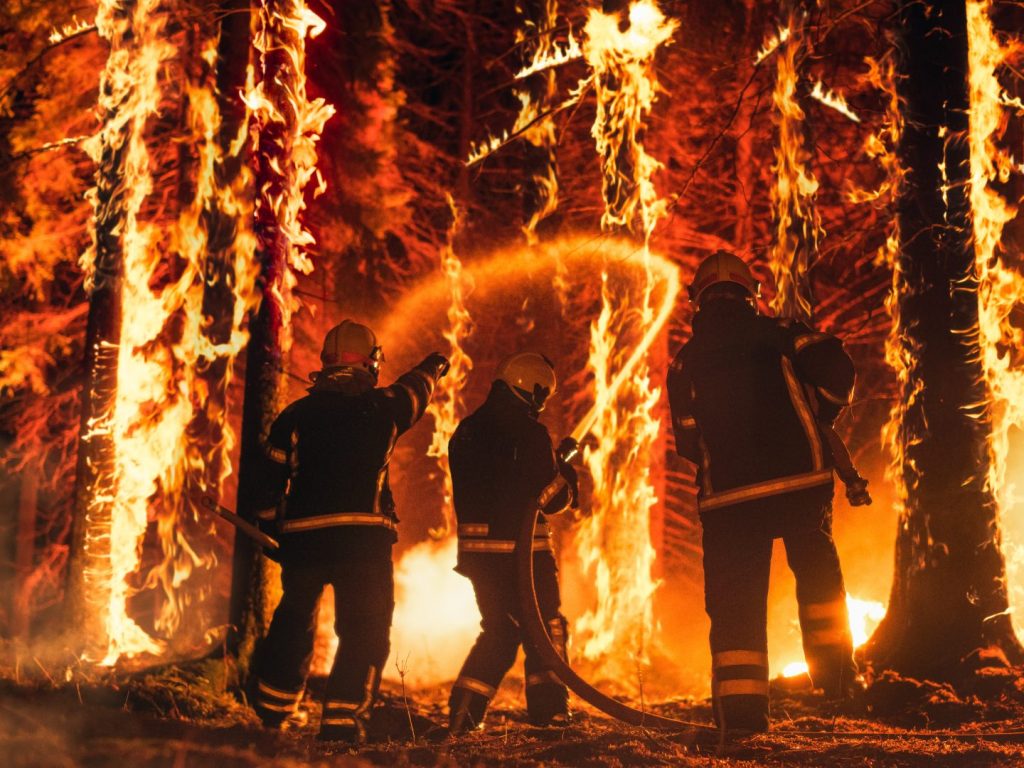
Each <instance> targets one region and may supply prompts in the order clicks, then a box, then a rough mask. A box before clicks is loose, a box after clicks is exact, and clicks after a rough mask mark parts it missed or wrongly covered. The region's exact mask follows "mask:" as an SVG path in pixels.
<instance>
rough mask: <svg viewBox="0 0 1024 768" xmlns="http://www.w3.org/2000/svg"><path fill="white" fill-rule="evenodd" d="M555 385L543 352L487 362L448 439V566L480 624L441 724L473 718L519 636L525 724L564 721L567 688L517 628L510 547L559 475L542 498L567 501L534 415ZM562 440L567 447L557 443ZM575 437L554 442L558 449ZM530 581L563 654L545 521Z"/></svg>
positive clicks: (463, 723) (571, 488)
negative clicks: (452, 556) (480, 394)
mask: <svg viewBox="0 0 1024 768" xmlns="http://www.w3.org/2000/svg"><path fill="white" fill-rule="evenodd" d="M554 390H555V371H554V368H553V367H552V365H551V362H550V361H549V360H548V359H547V358H545V357H544V356H543V355H539V354H535V353H532V352H522V353H519V354H515V355H512V356H511V357H509V358H506V359H505V360H504V361H503V362H502V363H501V364H500V365H499V366H498V370H497V378H496V380H495V381H494V383H493V384H492V385H491V391H490V394H489V395H488V396H487V400H486V401H485V402H484V404H483V405H481V406H480V408H478V409H477V410H476V411H475V412H474V413H472V414H471V415H469V416H467V417H466V418H465V419H463V421H462V422H461V423H460V424H459V426H458V428H457V429H456V430H455V434H454V435H453V436H452V439H451V442H450V443H449V462H450V466H451V473H452V483H453V486H454V489H453V490H454V502H455V514H456V517H457V518H458V524H459V529H458V533H459V557H458V564H457V566H456V571H458V572H459V573H461V574H462V575H463V576H465V577H466V578H468V579H469V580H470V581H471V582H472V583H473V590H474V592H475V593H476V602H477V606H478V607H479V609H480V616H481V622H480V627H481V632H480V635H479V636H478V637H477V640H476V644H475V645H474V646H473V648H472V650H470V652H469V656H468V657H467V658H466V661H465V663H464V664H463V665H462V670H461V671H460V672H459V677H458V679H457V680H456V681H455V685H454V686H453V688H452V692H451V697H450V698H449V701H448V705H449V731H450V732H451V733H461V732H464V731H468V730H472V729H475V728H480V727H482V726H483V720H484V714H485V712H486V711H487V706H488V704H489V703H490V701H491V699H492V697H493V696H494V694H495V692H496V691H497V689H498V685H499V684H500V683H501V680H502V678H503V677H504V676H505V673H506V672H508V670H509V669H510V668H511V667H512V665H513V663H514V662H515V659H516V653H517V651H518V649H519V645H520V643H523V645H524V651H525V654H526V706H527V714H528V716H529V720H530V722H531V723H533V724H534V725H540V726H544V725H552V724H558V723H566V722H568V719H569V709H568V691H567V690H566V688H565V686H564V685H563V684H562V683H561V681H559V680H558V678H557V677H555V675H554V674H553V673H552V672H551V671H550V670H549V669H547V668H546V667H545V665H544V664H543V663H542V662H541V661H540V660H539V658H538V657H537V655H536V652H535V651H534V650H533V648H532V647H531V645H530V644H529V643H526V642H524V639H523V637H522V635H521V633H520V627H519V624H520V608H519V600H518V596H517V590H516V575H515V562H514V556H513V550H514V549H515V539H516V536H517V534H518V532H519V529H520V526H521V524H522V521H523V518H524V516H526V515H527V514H531V513H532V510H534V509H535V508H536V507H535V505H536V504H537V498H538V496H540V494H541V492H542V491H543V490H544V489H545V487H546V486H547V485H548V484H549V483H551V481H553V480H555V479H556V478H557V477H558V476H559V474H561V475H562V476H563V477H564V478H565V479H566V481H567V482H566V484H565V486H563V488H562V490H561V491H560V492H559V493H557V494H555V496H553V497H552V499H551V500H550V501H549V502H548V503H547V504H546V505H545V507H544V512H545V513H546V514H556V513H558V512H561V511H564V510H565V509H567V508H569V507H570V506H573V505H575V504H576V497H577V494H578V491H577V479H576V472H575V470H574V469H573V467H572V466H571V465H569V464H568V463H567V462H565V461H561V460H560V459H559V458H558V457H557V456H556V453H555V451H554V450H553V449H552V445H551V437H550V435H549V434H548V430H547V428H546V427H545V426H544V425H543V424H541V423H540V422H539V421H538V415H539V414H540V411H541V410H542V409H543V408H544V403H545V402H546V401H547V399H548V398H549V397H550V396H551V393H552V392H554ZM569 442H571V443H572V446H569V445H567V444H566V443H569ZM574 446H575V442H574V441H572V440H571V438H567V439H566V441H563V445H561V446H559V453H558V456H567V455H569V453H571V450H570V449H571V448H572V447H574ZM533 552H534V555H533V557H534V570H535V574H534V584H535V589H536V594H537V602H538V605H539V606H540V611H541V616H542V617H543V619H544V622H545V624H546V626H547V630H548V636H549V637H550V638H551V641H552V645H553V646H554V647H555V648H556V650H558V651H559V652H560V653H561V654H562V656H563V657H564V656H565V643H566V628H567V625H566V621H565V617H564V616H562V614H561V612H560V610H559V609H560V607H561V596H560V594H559V590H558V577H557V568H556V566H555V558H554V554H553V552H552V549H551V532H550V530H549V528H548V524H547V522H546V521H545V520H543V518H542V520H541V522H540V523H539V524H538V525H537V531H536V534H535V538H534V541H533Z"/></svg>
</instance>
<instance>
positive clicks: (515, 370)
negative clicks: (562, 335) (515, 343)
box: [497, 352, 556, 411]
mask: <svg viewBox="0 0 1024 768" xmlns="http://www.w3.org/2000/svg"><path fill="white" fill-rule="evenodd" d="M497 378H498V380H499V381H503V382H505V383H506V384H507V385H508V388H509V389H511V390H512V394H514V395H515V396H516V397H518V398H519V399H520V400H522V401H523V402H524V403H526V404H527V405H529V406H530V407H531V408H533V409H534V410H536V411H540V410H543V408H544V403H545V401H547V399H548V397H550V396H551V393H552V392H554V391H555V385H556V381H555V366H554V365H553V364H552V363H551V361H550V360H548V359H547V358H546V357H545V356H544V355H541V354H538V353H537V352H517V353H516V354H514V355H509V356H508V357H506V358H505V359H504V360H502V361H501V362H500V363H499V364H498V372H497Z"/></svg>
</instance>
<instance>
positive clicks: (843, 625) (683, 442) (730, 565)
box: [668, 251, 870, 732]
mask: <svg viewBox="0 0 1024 768" xmlns="http://www.w3.org/2000/svg"><path fill="white" fill-rule="evenodd" d="M758 293H759V285H758V283H757V281H756V280H754V278H753V276H752V275H751V272H750V270H749V268H748V267H747V265H746V264H745V263H744V262H743V260H742V259H740V258H739V257H738V256H736V255H734V254H732V253H728V252H726V251H718V252H716V253H714V254H712V255H711V256H709V257H707V258H706V259H705V260H704V261H703V262H702V263H701V264H700V266H699V268H698V269H697V272H696V274H695V276H694V279H693V284H692V285H691V286H690V298H691V300H692V301H693V302H694V303H695V304H696V306H697V312H696V314H695V316H694V318H693V337H692V338H691V339H690V341H689V342H687V343H686V345H685V346H683V348H682V349H681V350H680V351H679V354H678V355H677V356H676V358H675V360H674V361H673V362H672V365H671V368H670V370H669V377H668V396H669V402H670V406H671V410H672V425H673V429H674V433H675V442H676V451H677V452H678V453H679V455H680V456H682V457H684V458H685V459H688V460H689V461H691V462H693V463H694V464H696V465H697V487H698V491H697V492H698V509H699V513H700V519H701V523H702V526H703V545H704V577H705V605H706V608H707V612H708V615H709V617H710V618H711V656H712V698H713V703H714V707H715V716H716V720H717V722H718V725H719V727H720V728H721V729H723V730H724V731H728V732H743V731H749V732H759V731H764V730H766V729H767V728H768V653H767V651H768V639H767V630H766V624H767V594H768V575H769V568H770V565H771V555H772V542H773V540H774V539H776V538H782V540H783V542H784V544H785V547H786V557H787V560H788V562H789V566H790V568H791V569H792V570H793V574H794V576H795V577H796V592H797V601H798V603H799V616H800V629H801V632H802V635H803V645H804V654H805V656H806V658H807V662H808V667H809V670H810V676H811V679H812V681H813V683H814V685H815V687H816V688H821V689H823V690H824V692H825V695H826V696H827V697H829V698H831V699H842V698H846V697H849V696H851V695H852V694H853V692H854V691H855V690H856V689H857V688H858V687H860V686H862V685H863V683H862V682H861V679H860V678H859V677H858V674H857V667H856V664H855V662H854V660H853V644H852V640H851V636H850V629H849V621H848V618H847V609H846V591H845V588H844V585H843V575H842V571H841V569H840V566H839V557H838V555H837V553H836V547H835V543H834V541H833V539H832V506H831V505H832V493H833V479H832V475H833V471H836V472H837V473H838V474H840V476H841V477H842V478H843V479H844V480H845V481H847V495H848V496H849V498H850V500H851V502H852V503H854V504H864V503H870V498H869V497H868V496H867V492H866V485H867V484H866V482H865V481H864V480H863V479H862V478H860V476H859V475H857V474H856V470H854V469H853V466H852V463H850V461H849V454H848V453H846V451H845V448H844V447H842V444H841V441H839V439H838V437H837V436H836V435H835V433H834V431H833V430H832V423H833V421H834V420H835V418H836V416H837V415H838V414H839V413H840V411H841V410H842V408H843V407H844V406H846V405H848V404H849V403H850V399H851V397H852V393H853V385H854V367H853V363H852V362H851V360H850V358H849V357H848V356H847V354H846V352H845V351H844V350H843V345H842V342H841V341H840V340H839V339H837V338H836V337H835V336H831V335H829V334H825V333H818V332H815V331H813V330H812V329H811V328H809V327H808V326H807V325H805V324H803V323H801V322H798V321H794V320H788V319H782V318H771V317H765V316H763V315H759V314H758V312H757V305H756V298H757V296H758Z"/></svg>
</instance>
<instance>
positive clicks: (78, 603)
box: [64, 0, 135, 658]
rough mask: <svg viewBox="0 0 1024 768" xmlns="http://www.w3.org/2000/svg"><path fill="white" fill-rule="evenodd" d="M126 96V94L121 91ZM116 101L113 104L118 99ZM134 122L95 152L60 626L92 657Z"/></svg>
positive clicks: (105, 560) (127, 18)
mask: <svg viewBox="0 0 1024 768" xmlns="http://www.w3.org/2000/svg"><path fill="white" fill-rule="evenodd" d="M134 6H135V3H134V2H131V1H130V0H128V1H126V2H125V3H123V5H122V6H121V8H120V10H119V12H117V13H116V20H115V24H114V25H113V26H114V27H115V30H114V32H113V36H112V39H111V40H110V58H109V61H113V60H114V58H115V57H117V56H119V55H122V54H123V53H124V51H125V49H126V48H129V47H130V46H131V39H132V28H131V18H132V14H133V13H134ZM121 87H122V88H123V86H121ZM117 88H118V85H117V84H116V82H112V81H111V80H108V79H107V76H106V73H105V75H104V77H103V79H102V80H101V83H100V89H101V92H100V100H101V103H105V104H106V110H105V113H104V120H105V122H106V124H107V125H115V124H117V123H116V121H117V120H118V116H119V115H118V113H119V109H120V108H121V106H122V104H123V101H127V100H130V97H129V95H128V94H126V93H117ZM118 96H119V97H120V98H121V101H118V100H117V98H116V97H118ZM131 131H132V124H131V122H126V121H122V122H121V124H120V129H119V130H118V132H117V137H116V140H115V137H108V138H107V140H106V141H104V143H103V145H102V148H101V150H100V152H101V154H100V158H99V162H98V168H97V171H96V187H95V189H94V194H95V197H94V199H93V207H94V246H93V247H94V255H93V265H92V286H91V291H90V295H89V320H88V324H87V327H86V336H85V356H86V360H85V367H86V382H85V386H84V387H83V390H82V419H81V428H80V439H79V445H78V464H77V470H76V477H75V507H74V520H73V522H72V529H71V539H70V552H69V559H68V585H67V589H66V592H65V606H64V607H65V620H66V624H67V628H68V629H69V630H71V631H73V632H74V633H75V634H76V635H77V637H78V638H80V640H81V643H82V644H83V646H84V651H85V653H86V655H88V656H89V657H96V656H99V657H100V658H102V657H103V656H105V655H106V644H107V630H106V619H107V615H108V612H109V602H110V583H109V571H110V536H111V523H112V517H113V506H114V499H115V497H116V494H117V487H116V478H117V472H116V461H117V457H116V452H115V446H114V440H113V429H114V425H113V417H114V406H115V403H116V399H117V367H118V352H119V342H120V338H121V285H122V280H123V275H124V255H123V251H122V242H121V233H122V230H123V226H124V219H125V213H126V211H125V205H124V198H125V195H126V193H127V189H126V185H125V174H124V169H125V160H126V154H127V152H128V150H129V145H130V144H131V139H130V134H131Z"/></svg>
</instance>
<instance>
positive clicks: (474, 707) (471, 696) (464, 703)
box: [448, 686, 490, 736]
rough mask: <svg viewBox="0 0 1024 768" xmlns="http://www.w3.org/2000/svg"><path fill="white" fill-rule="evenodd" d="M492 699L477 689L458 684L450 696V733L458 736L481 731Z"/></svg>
mask: <svg viewBox="0 0 1024 768" xmlns="http://www.w3.org/2000/svg"><path fill="white" fill-rule="evenodd" d="M489 703H490V699H488V698H487V697H486V696H484V695H483V694H480V693H476V692H475V691H470V690H467V689H465V688H460V687H458V686H456V687H455V688H452V693H451V696H450V697H449V698H448V733H449V734H450V735H452V736H457V735H459V734H462V733H469V732H471V731H481V730H483V727H484V715H485V714H486V713H487V705H488V704H489Z"/></svg>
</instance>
